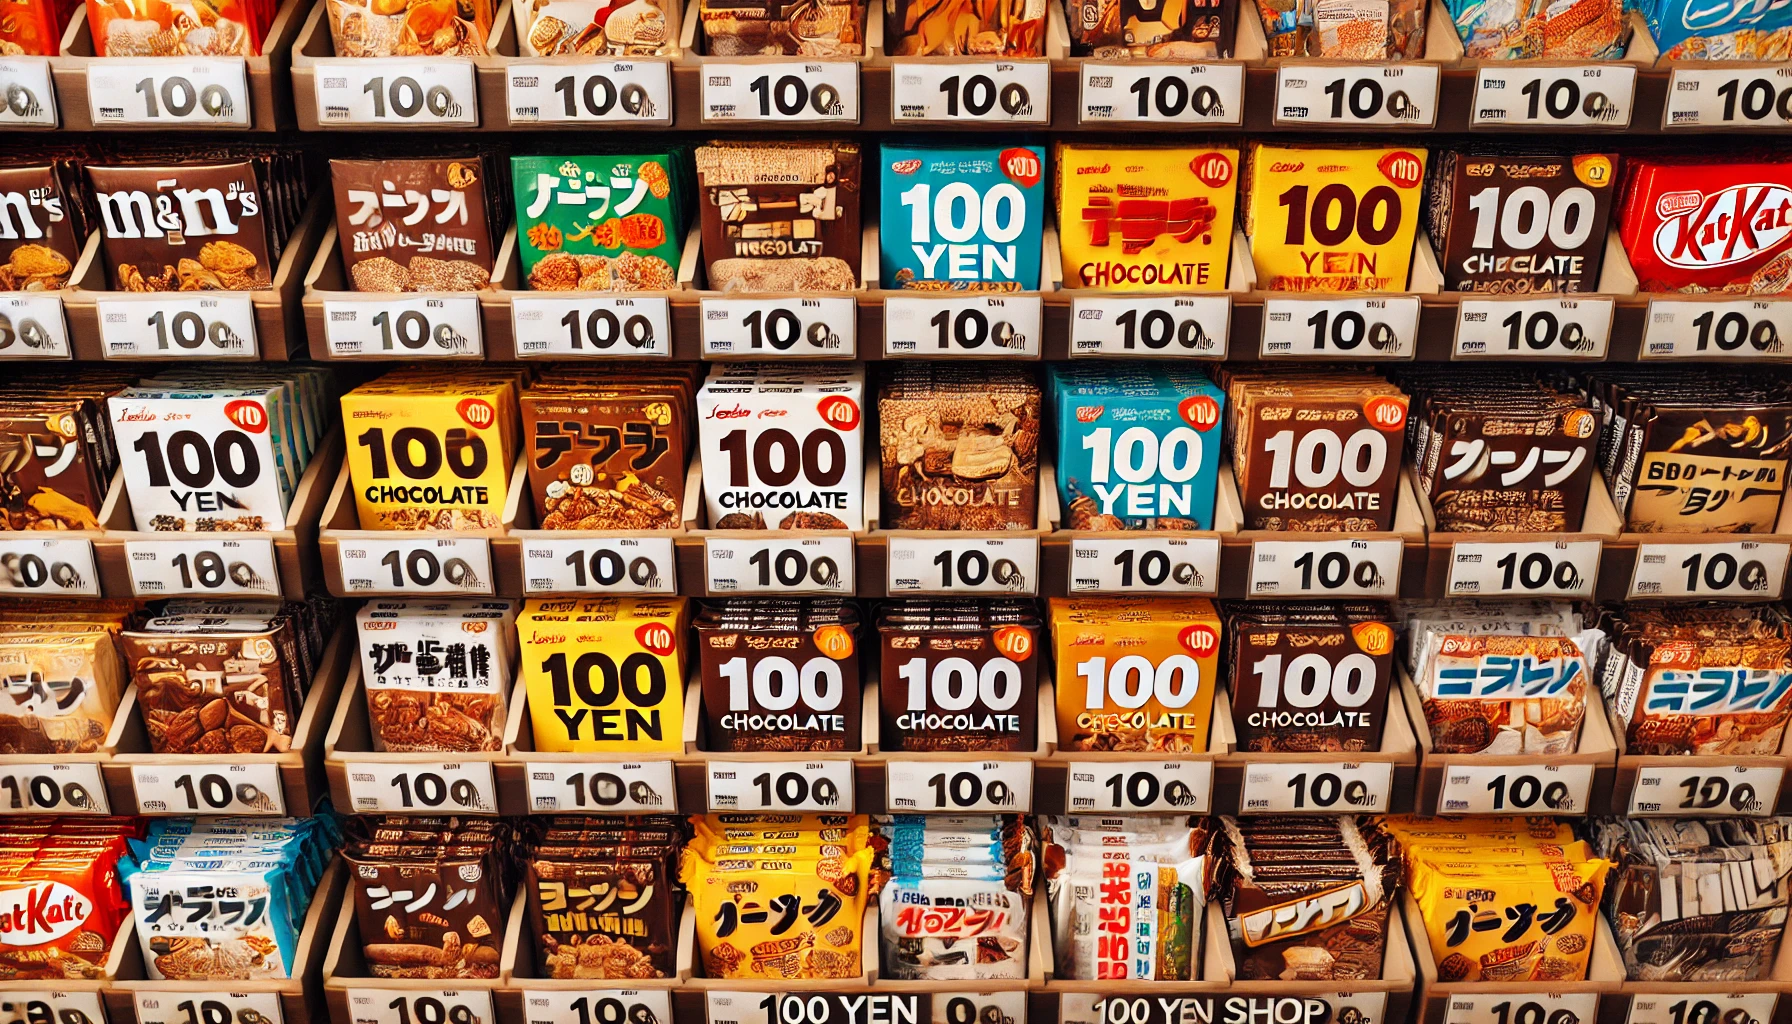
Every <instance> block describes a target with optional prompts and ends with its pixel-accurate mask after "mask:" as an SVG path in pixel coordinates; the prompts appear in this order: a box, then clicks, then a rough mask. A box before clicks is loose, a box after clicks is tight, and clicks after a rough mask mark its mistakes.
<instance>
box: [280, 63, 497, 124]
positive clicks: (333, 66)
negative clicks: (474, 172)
mask: <svg viewBox="0 0 1792 1024" xmlns="http://www.w3.org/2000/svg"><path fill="white" fill-rule="evenodd" d="M314 81H315V82H316V83H317V120H318V123H319V124H326V125H332V124H369V125H390V126H394V127H397V126H406V125H409V126H424V125H476V124H478V123H479V99H478V96H479V93H478V91H477V90H476V89H475V88H474V85H473V62H472V61H470V60H455V59H452V58H444V57H430V58H425V59H417V58H409V57H371V58H365V57H364V58H361V59H359V60H328V61H319V62H318V63H317V65H316V76H315V78H314Z"/></svg>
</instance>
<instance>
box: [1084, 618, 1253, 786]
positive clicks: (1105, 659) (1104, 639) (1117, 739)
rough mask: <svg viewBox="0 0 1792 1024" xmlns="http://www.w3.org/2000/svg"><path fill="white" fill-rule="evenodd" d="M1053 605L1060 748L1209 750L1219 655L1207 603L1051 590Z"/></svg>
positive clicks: (1214, 624) (1215, 623) (1217, 622)
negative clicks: (1063, 594) (1076, 595)
mask: <svg viewBox="0 0 1792 1024" xmlns="http://www.w3.org/2000/svg"><path fill="white" fill-rule="evenodd" d="M1050 612H1051V627H1052V653H1053V654H1054V655H1055V657H1054V659H1053V660H1054V662H1055V670H1056V673H1057V678H1056V682H1057V696H1058V744H1059V747H1060V748H1061V749H1063V750H1100V751H1109V750H1133V751H1164V752H1166V753H1178V754H1199V753H1201V752H1203V751H1205V750H1207V744H1208V736H1207V732H1208V726H1209V725H1210V724H1211V722H1212V719H1213V696H1214V693H1215V692H1217V690H1218V671H1217V670H1218V667H1219V654H1220V617H1219V612H1218V611H1217V610H1216V609H1215V608H1214V606H1213V603H1212V602H1210V601H1208V600H1207V599H1206V598H1201V597H1152V598H1147V599H1137V598H1058V597H1054V598H1052V599H1051V602H1050ZM1147 678H1149V679H1151V680H1152V685H1151V687H1150V688H1149V689H1147V688H1146V687H1145V686H1144V685H1143V681H1144V680H1145V679H1147Z"/></svg>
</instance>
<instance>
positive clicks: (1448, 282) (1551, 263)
mask: <svg viewBox="0 0 1792 1024" xmlns="http://www.w3.org/2000/svg"><path fill="white" fill-rule="evenodd" d="M1617 172H1618V156H1617V154H1615V153H1569V152H1567V151H1565V150H1534V149H1530V148H1529V147H1525V148H1514V147H1510V146H1487V145H1481V146H1471V147H1467V148H1464V149H1456V150H1446V151H1444V152H1442V153H1439V154H1437V158H1436V159H1434V160H1433V161H1432V164H1431V173H1430V175H1429V176H1428V177H1427V179H1426V182H1425V230H1426V231H1427V232H1428V233H1429V234H1430V235H1431V243H1432V244H1433V245H1434V246H1436V247H1437V258H1438V262H1439V263H1440V264H1442V266H1443V272H1444V290H1445V291H1453V292H1481V293H1486V294H1497V295H1523V294H1528V293H1534V292H1543V293H1551V292H1567V293H1573V292H1590V291H1594V290H1596V289H1597V288H1598V287H1599V268H1600V264H1601V263H1602V261H1603V258H1604V256H1605V241H1606V229H1607V227H1608V226H1609V225H1610V223H1611V214H1612V206H1613V201H1614V198H1613V197H1614V195H1615V194H1616V192H1617V182H1618V173H1617Z"/></svg>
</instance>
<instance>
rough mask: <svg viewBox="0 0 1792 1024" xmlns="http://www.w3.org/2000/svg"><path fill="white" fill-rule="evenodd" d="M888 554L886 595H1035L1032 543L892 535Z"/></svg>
mask: <svg viewBox="0 0 1792 1024" xmlns="http://www.w3.org/2000/svg"><path fill="white" fill-rule="evenodd" d="M889 552H890V554H889V559H888V565H889V578H888V580H887V581H886V583H887V586H888V587H889V592H890V593H891V594H1036V593H1038V592H1039V540H1038V539H1037V538H1035V537H953V536H951V535H950V534H947V535H945V536H942V537H921V536H909V535H892V536H891V537H890V539H889Z"/></svg>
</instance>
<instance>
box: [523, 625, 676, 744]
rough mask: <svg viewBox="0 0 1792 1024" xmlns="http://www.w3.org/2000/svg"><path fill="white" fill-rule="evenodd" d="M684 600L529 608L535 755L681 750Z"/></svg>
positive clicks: (527, 672)
mask: <svg viewBox="0 0 1792 1024" xmlns="http://www.w3.org/2000/svg"><path fill="white" fill-rule="evenodd" d="M687 609H688V604H687V602H686V601H685V599H684V598H682V597H654V598H627V597H624V598H615V597H611V598H597V599H586V600H543V599H534V600H530V601H529V602H527V603H526V604H524V606H523V611H522V614H521V615H519V616H518V617H517V623H516V626H517V640H518V643H519V646H520V648H521V651H522V662H523V681H524V684H525V685H526V686H527V687H528V690H529V720H530V723H531V724H532V726H533V727H534V731H535V749H536V750H543V751H548V750H552V751H587V752H594V751H603V752H616V753H631V752H642V753H677V752H679V751H680V750H682V749H683V747H684V681H685V680H684V654H685V651H684V643H683V638H684V634H685V626H686V625H687V622H686V616H687Z"/></svg>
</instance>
